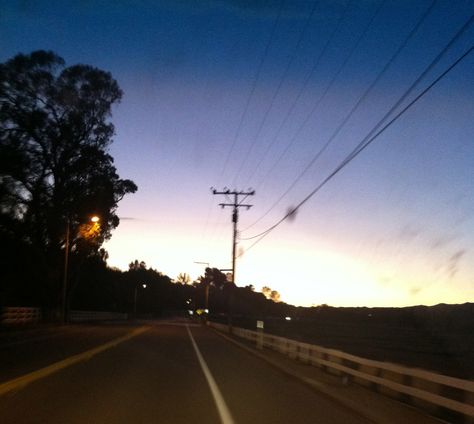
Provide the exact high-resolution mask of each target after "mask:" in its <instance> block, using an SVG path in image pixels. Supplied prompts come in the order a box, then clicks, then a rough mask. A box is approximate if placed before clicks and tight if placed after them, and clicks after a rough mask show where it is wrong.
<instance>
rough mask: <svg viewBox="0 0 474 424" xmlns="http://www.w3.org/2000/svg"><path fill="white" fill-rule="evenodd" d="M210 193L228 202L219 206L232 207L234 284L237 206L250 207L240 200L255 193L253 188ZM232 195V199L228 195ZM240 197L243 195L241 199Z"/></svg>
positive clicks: (233, 274) (233, 277) (233, 275)
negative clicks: (223, 197) (246, 190)
mask: <svg viewBox="0 0 474 424" xmlns="http://www.w3.org/2000/svg"><path fill="white" fill-rule="evenodd" d="M212 194H214V195H216V194H219V195H224V196H226V199H227V200H228V202H229V203H219V206H220V207H221V208H225V207H232V208H233V209H232V223H233V237H232V283H233V284H235V257H236V254H237V223H238V222H239V208H247V209H250V208H251V207H252V206H253V205H247V204H243V203H242V202H243V201H244V200H245V199H246V198H247V197H248V196H253V195H254V194H255V190H252V191H248V192H245V191H235V190H233V191H231V190H229V189H224V190H223V191H217V190H216V189H214V188H213V189H212ZM230 196H233V199H232V198H231V197H230ZM240 197H243V198H242V199H241V200H240V199H239V198H240Z"/></svg>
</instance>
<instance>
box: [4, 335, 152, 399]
mask: <svg viewBox="0 0 474 424" xmlns="http://www.w3.org/2000/svg"><path fill="white" fill-rule="evenodd" d="M149 329H150V327H146V326H143V327H139V328H136V329H135V330H133V331H131V332H130V333H128V334H125V335H124V336H121V337H118V338H117V339H114V340H111V341H110V342H107V343H105V344H103V345H100V346H97V347H95V348H93V349H90V350H87V351H85V352H82V353H79V354H77V355H74V356H70V357H69V358H66V359H63V360H62V361H59V362H55V363H54V364H51V365H48V366H47V367H44V368H41V369H39V370H36V371H33V372H31V373H29V374H25V375H23V376H21V377H18V378H15V379H13V380H10V381H7V382H5V383H2V384H0V396H3V395H5V394H6V393H8V392H11V391H14V390H19V389H22V388H23V387H25V386H27V385H28V384H30V383H32V382H34V381H36V380H40V379H42V378H44V377H47V376H48V375H51V374H54V373H55V372H58V371H60V370H62V369H64V368H67V367H70V366H71V365H74V364H77V363H78V362H82V361H87V360H88V359H91V358H92V357H93V356H95V355H97V354H99V353H101V352H104V351H105V350H108V349H110V348H112V347H115V346H117V345H119V344H120V343H123V342H125V341H127V340H130V339H131V338H133V337H135V336H138V335H139V334H142V333H144V332H145V331H147V330H149Z"/></svg>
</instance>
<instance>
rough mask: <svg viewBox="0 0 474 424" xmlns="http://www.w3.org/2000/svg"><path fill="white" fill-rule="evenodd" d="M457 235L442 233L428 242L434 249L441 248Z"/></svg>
mask: <svg viewBox="0 0 474 424" xmlns="http://www.w3.org/2000/svg"><path fill="white" fill-rule="evenodd" d="M458 237H459V236H458V235H457V234H443V235H441V236H439V237H436V238H435V239H434V240H433V241H432V242H431V244H430V247H431V248H432V249H433V250H435V249H442V248H443V247H446V246H447V245H448V244H450V243H451V242H453V241H454V240H456V239H457V238H458Z"/></svg>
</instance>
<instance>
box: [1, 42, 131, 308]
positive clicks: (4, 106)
mask: <svg viewBox="0 0 474 424" xmlns="http://www.w3.org/2000/svg"><path fill="white" fill-rule="evenodd" d="M121 96H122V91H121V90H120V88H119V86H118V84H117V82H116V81H115V80H114V79H113V78H112V76H111V75H110V74H109V73H107V72H104V71H102V70H100V69H97V68H94V67H92V66H88V65H74V66H70V67H66V66H65V62H64V60H63V59H62V58H61V57H59V56H57V55H56V54H55V53H53V52H49V51H35V52H33V53H31V54H29V55H23V54H19V55H17V56H15V57H13V58H12V59H10V60H8V61H7V62H5V63H3V64H0V239H1V241H2V242H3V243H4V244H7V245H10V244H11V243H12V242H13V240H16V241H17V247H18V249H19V251H18V252H17V253H18V254H21V251H22V250H23V251H30V252H33V256H34V262H36V264H38V265H40V264H41V266H44V267H45V270H46V273H45V277H44V279H43V281H40V283H41V284H42V285H43V288H44V289H45V293H44V294H43V297H44V296H46V297H47V298H49V300H50V302H51V303H54V300H53V299H52V297H55V296H56V295H57V293H58V289H59V287H58V285H59V284H58V282H59V281H60V276H61V275H60V274H61V271H60V269H61V261H62V259H61V258H62V255H63V253H62V252H61V250H62V249H64V246H65V238H66V233H67V231H66V228H67V227H69V230H70V231H69V233H70V235H71V237H70V247H71V254H72V256H74V257H75V256H81V255H82V259H80V260H83V259H84V257H86V256H87V255H90V254H94V252H97V251H98V249H99V247H100V245H101V244H102V242H103V241H104V240H106V239H108V238H110V236H111V231H112V230H113V229H114V228H115V227H117V225H118V224H119V218H118V216H117V215H116V209H117V205H118V202H119V201H120V200H121V199H122V198H123V196H124V195H125V194H127V193H133V192H135V191H136V189H137V187H136V185H135V184H134V183H133V182H132V181H130V180H123V179H120V178H119V176H118V174H117V171H116V169H115V167H114V165H113V158H112V156H110V155H109V154H108V152H107V149H108V147H109V145H110V143H111V142H112V136H113V134H114V126H113V124H112V123H111V122H110V116H111V109H112V106H113V105H114V104H116V103H118V102H119V101H120V98H121ZM91 215H98V216H100V231H95V232H92V233H88V232H87V231H86V232H84V231H83V230H84V227H83V225H84V224H85V223H86V222H87V221H88V219H89V218H90V216H91ZM95 229H96V230H97V226H96V227H95ZM86 230H87V229H86ZM81 234H82V237H81ZM84 234H88V235H89V236H88V237H85V236H84ZM74 257H73V258H71V260H72V262H74V260H76V261H78V260H79V259H77V258H74ZM9 272H10V273H13V271H12V270H10V271H9ZM7 274H8V272H7ZM42 301H44V298H43V300H42Z"/></svg>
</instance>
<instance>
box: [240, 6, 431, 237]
mask: <svg viewBox="0 0 474 424" xmlns="http://www.w3.org/2000/svg"><path fill="white" fill-rule="evenodd" d="M436 1H437V0H433V1H432V2H431V4H430V6H429V7H428V8H427V9H426V10H425V11H424V13H423V14H422V15H421V16H420V18H419V19H418V20H417V22H416V24H415V26H414V27H413V28H412V29H411V31H410V32H409V33H408V34H407V36H406V37H405V39H404V40H403V41H402V42H401V43H400V45H399V46H398V48H397V50H396V51H395V52H394V53H393V54H392V56H391V57H390V58H389V60H388V61H387V62H386V63H385V65H384V67H383V68H382V70H381V71H380V72H379V73H378V74H377V76H376V78H375V79H374V80H373V81H372V83H371V84H370V85H369V87H367V89H366V90H365V91H364V93H363V94H362V95H361V96H360V97H359V100H358V101H357V102H356V103H355V104H354V106H353V107H352V108H351V110H350V111H349V113H347V115H346V116H345V117H344V119H343V120H342V121H341V123H340V124H339V125H338V126H337V128H336V130H335V131H334V132H333V133H332V134H331V136H330V137H329V138H328V140H327V141H326V143H325V144H324V145H323V146H322V147H321V148H320V149H319V150H318V152H317V153H316V154H315V155H314V156H313V158H312V159H311V161H309V162H308V164H307V165H306V166H305V168H304V169H303V171H302V172H300V174H299V175H298V176H297V177H296V179H295V180H294V181H293V182H292V183H291V184H290V186H289V187H288V188H287V189H286V191H285V192H284V193H283V194H282V195H281V196H280V197H279V198H278V199H277V200H276V201H275V202H274V203H273V204H272V206H270V208H269V209H267V211H266V212H265V213H264V214H263V215H261V216H260V217H259V218H258V219H257V220H256V221H254V222H253V223H252V224H250V225H249V226H248V227H246V228H245V229H244V230H242V231H246V230H248V229H249V228H251V227H253V226H254V225H255V224H257V223H258V222H260V221H261V220H262V219H263V218H264V217H266V216H267V215H268V214H269V213H270V212H271V211H272V210H273V209H274V208H275V207H276V206H277V205H278V204H279V203H280V202H281V201H282V200H283V198H284V197H285V196H286V195H287V194H288V193H289V192H290V191H291V190H292V189H293V188H294V187H295V185H296V184H297V183H298V182H299V181H300V180H301V178H303V176H304V175H305V174H306V173H307V172H308V171H309V169H310V168H311V167H312V166H313V165H314V163H315V162H316V161H317V160H318V159H319V158H320V157H321V155H322V154H323V153H324V152H325V151H326V150H327V148H328V147H329V146H330V144H331V143H332V142H333V141H334V139H335V138H336V137H337V136H338V135H339V133H340V132H341V130H342V129H343V128H344V127H345V125H346V124H347V122H349V120H350V119H351V118H352V116H353V115H354V113H355V112H356V111H357V109H359V107H360V105H361V104H362V103H363V102H364V101H365V100H366V99H367V97H368V96H369V95H370V93H371V92H372V90H373V89H374V87H375V86H376V85H377V84H378V82H379V81H380V80H381V79H382V77H383V76H384V75H385V73H386V72H387V71H388V69H389V68H390V66H392V64H393V63H394V62H395V60H396V59H397V57H398V56H399V54H400V53H401V52H402V51H403V49H404V48H405V47H406V46H407V44H408V43H409V42H410V40H411V39H412V38H413V36H414V35H415V34H416V33H417V32H418V30H419V29H420V27H421V26H422V25H423V23H424V21H425V20H426V18H427V17H428V16H429V15H430V13H431V12H432V10H433V8H434V6H435V5H436ZM374 17H375V15H374ZM372 20H373V19H372ZM372 20H371V22H372ZM367 30H368V26H367V27H366V28H365V30H364V32H363V34H362V36H361V37H360V38H359V40H358V41H357V45H356V46H355V48H354V49H353V50H352V52H351V54H350V55H349V56H348V57H347V58H346V60H345V61H344V63H343V65H342V67H340V68H339V69H338V71H337V72H336V74H335V77H334V78H333V79H332V81H331V84H330V86H331V85H332V84H333V83H334V82H335V81H336V78H337V76H338V75H339V74H340V73H341V71H342V69H343V68H344V66H345V65H346V64H347V62H348V60H349V58H350V56H351V55H352V54H353V53H354V52H355V50H356V48H357V47H358V44H359V43H360V41H361V40H362V38H363V36H364V35H365V33H366V31H367ZM433 66H434V65H433ZM424 75H425V73H424V74H422V75H421V79H422V78H423V76H424ZM421 79H420V78H419V79H417V81H416V82H415V83H414V84H415V86H416V85H417V84H418V83H419V81H420V80H421ZM330 86H328V88H330ZM415 86H413V87H412V89H413V88H415ZM328 88H327V89H326V90H325V94H326V93H327V92H328V91H329V89H328ZM407 95H408V94H407ZM405 97H406V96H402V97H401V98H400V99H399V100H398V102H397V103H396V104H395V106H394V107H392V108H391V109H390V111H389V112H387V114H386V115H385V119H386V117H387V116H388V115H389V114H390V113H391V111H393V110H394V109H395V108H396V107H398V105H399V104H400V103H401V101H403V100H404V99H405ZM318 104H319V102H318ZM315 109H316V108H315V107H313V109H312V111H311V112H310V114H309V115H307V117H310V116H311V115H312V113H313V112H314V111H315ZM306 121H307V120H306ZM306 121H305V123H306ZM383 122H384V121H381V122H379V124H380V125H381V124H382V123H383ZM302 128H303V126H300V128H299V129H298V131H297V132H296V134H295V136H294V137H293V138H292V139H291V141H290V143H289V144H288V145H287V148H286V149H285V150H284V151H283V153H282V155H280V157H279V158H278V160H277V162H276V163H275V165H274V166H273V167H272V168H271V170H270V172H271V171H272V170H273V169H274V168H275V166H276V164H278V163H279V161H280V160H281V159H282V158H283V157H284V156H285V155H286V153H287V152H288V150H289V148H290V147H291V145H292V144H293V143H294V141H295V140H296V137H297V135H298V134H299V132H300V131H301V130H302ZM267 175H268V173H267Z"/></svg>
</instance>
